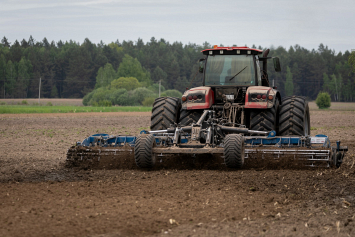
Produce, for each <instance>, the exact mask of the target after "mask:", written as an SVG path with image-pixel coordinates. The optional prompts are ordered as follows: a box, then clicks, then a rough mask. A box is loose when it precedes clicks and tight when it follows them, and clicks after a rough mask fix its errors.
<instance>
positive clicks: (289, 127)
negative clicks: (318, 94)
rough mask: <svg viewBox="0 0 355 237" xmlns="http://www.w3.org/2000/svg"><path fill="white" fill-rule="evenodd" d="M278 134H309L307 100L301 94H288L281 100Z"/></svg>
mask: <svg viewBox="0 0 355 237" xmlns="http://www.w3.org/2000/svg"><path fill="white" fill-rule="evenodd" d="M279 121H280V128H279V130H280V135H281V136H287V135H297V136H307V135H310V116H309V107H308V102H307V101H306V99H305V98H304V97H301V96H290V97H286V98H284V99H283V100H282V104H281V109H280V116H279Z"/></svg>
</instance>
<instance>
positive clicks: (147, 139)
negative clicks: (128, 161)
mask: <svg viewBox="0 0 355 237" xmlns="http://www.w3.org/2000/svg"><path fill="white" fill-rule="evenodd" d="M154 145H155V138H154V136H153V135H152V134H139V135H138V137H137V140H136V144H135V146H134V160H135V162H136V165H137V166H138V167H139V168H152V167H153V166H154V164H155V156H154V155H153V153H152V148H153V147H154Z"/></svg>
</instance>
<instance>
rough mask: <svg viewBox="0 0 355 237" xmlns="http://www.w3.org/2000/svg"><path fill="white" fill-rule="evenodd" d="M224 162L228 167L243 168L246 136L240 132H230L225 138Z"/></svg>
mask: <svg viewBox="0 0 355 237" xmlns="http://www.w3.org/2000/svg"><path fill="white" fill-rule="evenodd" d="M224 163H225V164H226V166H227V167H228V168H234V169H238V168H242V166H243V164H244V138H243V136H242V135H240V134H228V135H227V136H226V137H225V139H224Z"/></svg>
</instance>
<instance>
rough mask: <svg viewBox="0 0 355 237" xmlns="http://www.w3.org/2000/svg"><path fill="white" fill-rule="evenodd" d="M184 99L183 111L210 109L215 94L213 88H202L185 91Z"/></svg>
mask: <svg viewBox="0 0 355 237" xmlns="http://www.w3.org/2000/svg"><path fill="white" fill-rule="evenodd" d="M184 97H185V101H184ZM182 98H183V99H182V109H186V110H193V109H208V108H211V106H212V105H213V103H214V92H213V90H212V89H211V87H207V86H200V87H196V88H192V89H190V90H188V91H185V93H184V94H183V96H182Z"/></svg>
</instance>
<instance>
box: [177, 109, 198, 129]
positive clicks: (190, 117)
mask: <svg viewBox="0 0 355 237" xmlns="http://www.w3.org/2000/svg"><path fill="white" fill-rule="evenodd" d="M202 113H203V110H201V109H197V110H186V109H182V110H181V111H180V119H179V121H180V124H181V126H189V125H191V124H193V123H196V122H197V121H198V120H199V119H200V117H201V115H202Z"/></svg>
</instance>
